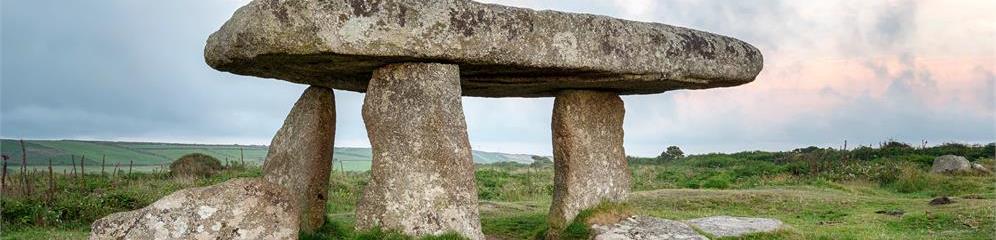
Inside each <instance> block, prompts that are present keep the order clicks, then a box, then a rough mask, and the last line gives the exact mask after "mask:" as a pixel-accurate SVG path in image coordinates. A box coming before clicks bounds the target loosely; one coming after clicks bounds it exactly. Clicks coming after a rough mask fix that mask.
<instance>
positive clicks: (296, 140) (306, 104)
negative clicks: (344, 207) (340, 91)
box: [263, 87, 335, 232]
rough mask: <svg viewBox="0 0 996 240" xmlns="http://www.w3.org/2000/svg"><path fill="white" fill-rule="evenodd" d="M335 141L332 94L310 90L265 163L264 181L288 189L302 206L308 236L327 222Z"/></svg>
mask: <svg viewBox="0 0 996 240" xmlns="http://www.w3.org/2000/svg"><path fill="white" fill-rule="evenodd" d="M334 139H335V97H334V95H333V93H332V90H331V89H328V88H322V87H309V88H308V89H307V90H304V94H301V98H300V99H298V100H297V103H295V104H294V108H292V109H291V111H290V113H289V114H288V115H287V119H286V120H284V125H283V127H281V128H280V130H279V131H277V135H276V136H274V137H273V141H272V142H271V143H270V150H269V152H268V153H267V154H266V162H264V163H263V176H264V178H265V179H266V180H267V181H270V182H272V183H276V184H278V185H280V186H283V187H284V188H287V190H289V192H290V193H291V194H292V195H293V199H294V201H295V202H296V203H297V205H298V206H300V219H301V221H300V222H301V230H302V231H305V232H310V231H313V230H315V229H318V228H319V227H321V226H322V224H323V223H324V222H325V201H326V199H327V195H328V186H329V174H330V172H331V170H332V169H331V167H332V151H333V141H334Z"/></svg>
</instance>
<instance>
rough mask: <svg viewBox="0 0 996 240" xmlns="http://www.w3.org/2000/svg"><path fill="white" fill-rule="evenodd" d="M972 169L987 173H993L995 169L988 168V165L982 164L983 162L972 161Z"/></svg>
mask: <svg viewBox="0 0 996 240" xmlns="http://www.w3.org/2000/svg"><path fill="white" fill-rule="evenodd" d="M972 169H974V170H975V171H979V172H982V173H987V174H992V173H993V171H991V170H989V168H986V166H982V164H978V163H972Z"/></svg>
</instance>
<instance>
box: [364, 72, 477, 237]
mask: <svg viewBox="0 0 996 240" xmlns="http://www.w3.org/2000/svg"><path fill="white" fill-rule="evenodd" d="M460 93H461V90H460V76H459V67H457V65H448V64H429V63H405V64H392V65H387V66H385V67H382V68H380V69H378V70H377V71H375V72H374V74H373V78H372V79H371V80H370V85H369V86H368V88H367V94H366V97H365V99H364V102H363V120H364V122H365V123H366V128H367V136H368V137H369V138H370V144H371V145H372V147H373V167H372V169H371V171H372V179H371V181H370V184H369V185H367V186H366V189H365V190H364V193H363V197H362V199H361V201H360V203H359V205H358V206H357V209H356V227H357V228H358V229H369V228H373V227H378V226H379V227H382V228H387V229H396V230H400V231H402V232H404V233H407V234H412V235H430V234H441V233H445V232H447V231H453V232H457V233H460V234H463V235H464V236H466V237H469V238H471V239H483V238H484V235H483V234H482V233H481V226H480V219H479V216H478V212H477V189H476V187H475V185H474V165H473V160H472V155H471V152H470V141H469V140H468V138H467V124H466V122H464V115H463V106H462V105H461V100H460Z"/></svg>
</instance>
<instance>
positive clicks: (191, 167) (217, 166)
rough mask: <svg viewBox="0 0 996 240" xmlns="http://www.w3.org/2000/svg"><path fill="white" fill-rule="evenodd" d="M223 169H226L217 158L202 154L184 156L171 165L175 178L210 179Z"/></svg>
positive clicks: (171, 171) (170, 168)
mask: <svg viewBox="0 0 996 240" xmlns="http://www.w3.org/2000/svg"><path fill="white" fill-rule="evenodd" d="M222 169H224V167H223V166H222V165H221V161H218V159H217V158H214V157H212V156H208V155H206V154H200V153H191V154H187V155H183V157H180V159H177V160H176V161H173V163H172V164H170V165H169V171H170V173H171V174H173V176H187V177H210V176H211V175H214V174H215V173H217V172H218V171H221V170H222Z"/></svg>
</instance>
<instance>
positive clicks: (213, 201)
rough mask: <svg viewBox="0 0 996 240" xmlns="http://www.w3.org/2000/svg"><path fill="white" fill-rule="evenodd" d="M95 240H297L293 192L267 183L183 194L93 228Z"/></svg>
mask: <svg viewBox="0 0 996 240" xmlns="http://www.w3.org/2000/svg"><path fill="white" fill-rule="evenodd" d="M91 229H92V231H91V232H90V239H91V240H97V239H297V234H298V218H297V208H296V206H295V205H294V202H293V201H292V200H291V198H290V197H289V195H288V192H287V190H286V189H284V188H283V187H280V186H279V185H276V184H273V183H269V182H267V181H264V180H261V179H235V180H230V181H227V182H224V183H220V184H217V185H214V186H209V187H201V188H190V189H184V190H180V191H177V192H175V193H173V194H170V195H168V196H166V197H163V198H162V199H159V200H158V201H156V202H154V203H152V204H151V205H149V206H148V207H145V208H142V209H139V210H135V211H130V212H120V213H115V214H111V215H108V216H107V217H104V218H101V219H99V220H97V221H95V222H94V223H93V225H92V226H91Z"/></svg>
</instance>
